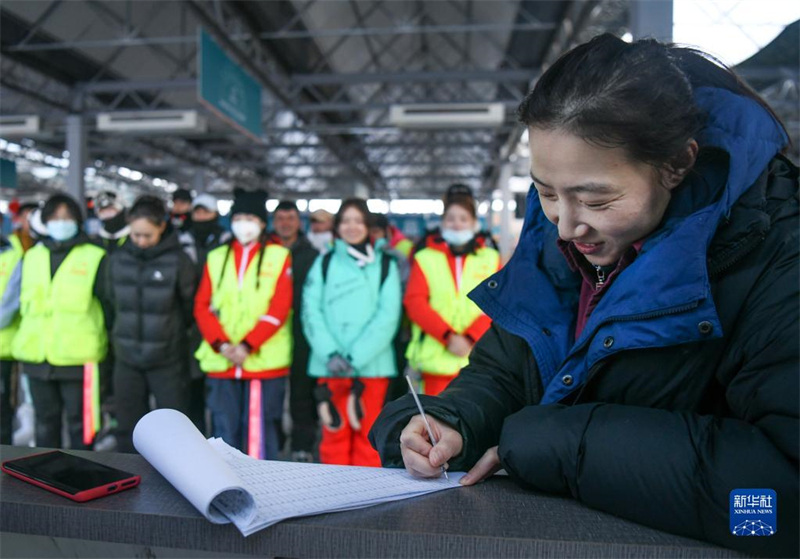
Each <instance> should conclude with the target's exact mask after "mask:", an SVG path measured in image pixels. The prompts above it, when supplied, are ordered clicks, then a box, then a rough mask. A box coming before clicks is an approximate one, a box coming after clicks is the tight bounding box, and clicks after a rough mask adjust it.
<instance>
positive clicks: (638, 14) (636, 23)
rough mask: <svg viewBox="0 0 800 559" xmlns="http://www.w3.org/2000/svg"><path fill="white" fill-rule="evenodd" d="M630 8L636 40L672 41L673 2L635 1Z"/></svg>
mask: <svg viewBox="0 0 800 559" xmlns="http://www.w3.org/2000/svg"><path fill="white" fill-rule="evenodd" d="M629 6H630V7H629V10H630V11H629V18H630V28H631V34H632V35H633V38H634V39H644V38H648V37H650V38H653V39H658V40H659V41H663V42H667V43H668V42H671V41H672V21H673V18H672V0H633V1H632V2H631V3H630V4H629Z"/></svg>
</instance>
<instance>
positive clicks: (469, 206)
mask: <svg viewBox="0 0 800 559" xmlns="http://www.w3.org/2000/svg"><path fill="white" fill-rule="evenodd" d="M451 206H460V207H462V208H464V209H465V210H467V212H469V215H471V216H472V218H473V219H478V212H477V211H476V209H475V199H474V198H473V197H472V196H466V195H464V194H454V195H452V196H450V197H449V198H447V200H446V201H445V203H444V213H447V209H448V208H450V207H451Z"/></svg>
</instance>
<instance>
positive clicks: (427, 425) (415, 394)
mask: <svg viewBox="0 0 800 559" xmlns="http://www.w3.org/2000/svg"><path fill="white" fill-rule="evenodd" d="M406 380H407V381H408V388H409V390H411V396H413V397H414V402H416V404H417V409H418V410H419V414H420V415H421V416H422V421H424V422H425V428H426V429H427V430H428V437H430V439H431V444H432V445H433V446H436V442H437V441H436V437H434V436H433V430H432V429H431V424H430V423H428V418H427V417H426V416H425V410H423V409H422V402H420V401H419V397H417V393H416V392H415V391H414V385H413V384H411V377H410V376H408V375H406ZM442 473H443V474H444V478H445V479H446V480H448V481H449V480H450V477H449V476H448V475H447V470H445V469H444V466H442Z"/></svg>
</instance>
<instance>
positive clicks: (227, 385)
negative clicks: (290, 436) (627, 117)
mask: <svg viewBox="0 0 800 559" xmlns="http://www.w3.org/2000/svg"><path fill="white" fill-rule="evenodd" d="M231 214H232V220H231V222H232V227H231V228H232V230H233V235H234V238H233V239H232V240H231V241H230V242H229V243H227V244H225V245H222V246H221V247H219V248H216V249H214V250H213V251H211V252H210V253H209V255H208V260H207V263H206V266H205V269H204V271H203V278H202V280H201V282H200V287H199V289H198V291H197V295H196V297H195V306H194V315H195V319H196V320H197V325H198V327H199V329H200V333H201V334H202V336H203V340H204V342H203V343H202V344H201V346H200V349H198V351H197V353H196V354H195V355H196V357H197V358H198V361H199V363H200V368H201V369H202V370H203V371H204V372H205V373H206V374H207V375H208V377H207V381H208V382H207V387H208V388H207V399H206V405H207V406H208V408H209V410H210V411H211V424H212V433H213V436H215V437H220V438H222V439H223V440H224V441H225V442H226V443H228V444H229V445H231V446H234V447H237V448H239V449H241V450H242V451H244V452H247V453H248V454H249V455H250V456H253V457H255V458H265V459H270V460H271V459H275V458H277V456H278V451H279V450H280V449H279V440H280V427H281V415H282V412H283V400H284V397H285V394H286V379H287V378H288V375H289V367H290V365H291V347H292V339H291V320H290V319H289V312H290V310H291V307H292V277H291V264H292V263H291V255H290V253H289V251H288V249H285V248H283V246H282V245H281V243H280V240H279V239H277V238H273V237H271V236H268V235H267V234H266V233H265V228H266V225H267V211H266V193H264V192H244V191H237V192H236V194H235V199H234V203H233V207H232V209H231Z"/></svg>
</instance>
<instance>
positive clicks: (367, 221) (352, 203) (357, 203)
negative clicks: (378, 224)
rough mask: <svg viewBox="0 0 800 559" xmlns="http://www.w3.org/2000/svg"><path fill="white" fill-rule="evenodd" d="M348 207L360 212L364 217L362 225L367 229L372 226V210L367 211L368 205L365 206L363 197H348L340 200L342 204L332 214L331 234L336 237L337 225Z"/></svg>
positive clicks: (337, 233) (337, 234)
mask: <svg viewBox="0 0 800 559" xmlns="http://www.w3.org/2000/svg"><path fill="white" fill-rule="evenodd" d="M349 208H355V209H357V210H358V211H359V213H361V215H362V216H363V218H364V225H365V226H366V227H367V230H368V231H369V228H370V227H372V212H371V211H369V207H367V201H366V200H364V199H363V198H348V199H347V200H345V201H344V202H342V205H341V206H339V211H338V212H336V215H335V216H333V234H334V235H336V236H337V237H338V236H339V225H341V223H342V217H344V212H345V210H347V209H349Z"/></svg>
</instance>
